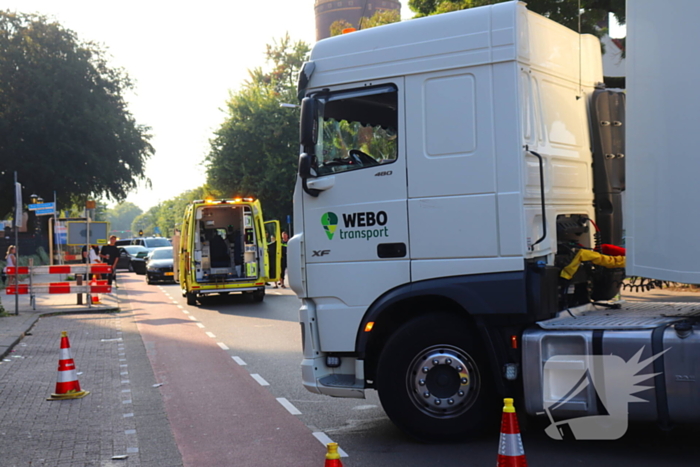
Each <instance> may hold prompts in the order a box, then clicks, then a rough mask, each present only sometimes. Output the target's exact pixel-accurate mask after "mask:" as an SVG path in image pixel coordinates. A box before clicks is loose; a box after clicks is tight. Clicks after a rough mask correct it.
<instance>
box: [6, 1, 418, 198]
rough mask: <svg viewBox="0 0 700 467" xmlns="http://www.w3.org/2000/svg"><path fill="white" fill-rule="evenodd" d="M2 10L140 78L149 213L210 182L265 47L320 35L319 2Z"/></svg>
mask: <svg viewBox="0 0 700 467" xmlns="http://www.w3.org/2000/svg"><path fill="white" fill-rule="evenodd" d="M185 5H187V6H185ZM407 5H408V0H405V1H403V2H402V17H404V18H409V17H411V16H412V14H411V12H410V10H409V9H408V6H407ZM0 9H2V10H10V11H16V12H22V13H40V14H42V15H45V16H47V17H50V18H53V19H55V20H57V21H58V22H59V23H61V24H62V25H63V26H64V27H66V28H68V29H71V30H73V31H75V32H76V34H77V35H78V38H79V39H80V40H81V41H94V42H98V43H100V44H102V45H103V46H105V47H106V49H107V51H108V54H109V55H111V58H110V59H109V64H110V66H112V67H122V68H124V69H125V70H126V72H127V73H128V74H129V76H130V78H131V79H132V80H133V81H134V82H135V90H134V92H133V93H129V94H127V95H126V96H125V97H126V100H127V102H128V105H129V111H130V112H131V113H132V115H133V116H134V118H135V120H136V122H137V123H138V124H141V125H147V126H149V127H151V134H152V135H153V137H152V139H151V144H152V145H153V146H154V148H155V151H156V152H155V155H154V156H153V157H151V158H150V159H149V161H148V163H147V165H146V175H147V176H148V178H150V180H151V183H152V188H150V189H149V188H147V187H146V186H144V185H143V184H142V185H140V186H139V189H138V190H137V191H135V192H133V193H132V194H130V195H129V196H128V197H127V199H126V200H127V201H131V202H133V203H134V204H136V205H137V206H139V207H140V208H141V209H143V210H144V211H146V210H148V209H149V208H151V207H153V206H155V205H157V204H158V203H160V202H163V201H166V200H168V199H171V198H174V197H176V196H177V195H179V194H180V193H182V192H184V191H186V190H190V189H193V188H197V187H199V186H201V185H202V184H204V182H205V179H206V175H205V169H204V167H203V166H202V162H203V161H204V157H205V155H206V154H207V153H208V152H209V140H210V139H211V138H212V137H213V134H214V131H216V129H218V128H219V126H220V125H221V124H222V123H223V121H224V119H225V117H226V114H225V113H224V112H223V111H222V109H224V108H225V104H226V101H227V100H228V97H229V92H234V93H235V92H236V91H237V90H238V89H240V87H241V85H242V84H243V82H244V81H245V80H246V79H247V78H248V70H249V69H252V68H256V67H260V66H262V67H264V65H265V57H264V53H265V45H266V44H270V43H272V41H273V40H275V39H280V38H281V37H283V36H284V35H285V33H287V32H288V33H289V35H290V37H291V38H292V39H293V40H303V41H304V42H307V43H308V44H311V45H312V44H313V43H314V42H315V38H316V30H315V17H314V0H250V1H244V0H199V1H197V2H193V3H186V2H173V1H165V0H120V1H118V2H115V1H104V0H102V1H101V0H89V1H88V0H0ZM108 163H109V161H105V164H108ZM109 206H110V207H111V206H113V203H111V204H109ZM59 208H60V207H59Z"/></svg>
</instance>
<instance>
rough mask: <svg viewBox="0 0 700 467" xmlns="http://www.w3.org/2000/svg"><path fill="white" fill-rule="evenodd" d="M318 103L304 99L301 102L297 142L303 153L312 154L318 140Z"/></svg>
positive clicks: (310, 99) (314, 100) (311, 99)
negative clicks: (302, 148)
mask: <svg viewBox="0 0 700 467" xmlns="http://www.w3.org/2000/svg"><path fill="white" fill-rule="evenodd" d="M317 109H318V103H317V101H316V99H313V98H311V97H305V98H304V99H303V100H302V101H301V120H300V122H299V142H300V143H301V145H302V146H303V147H304V151H306V152H308V153H312V152H313V148H314V146H316V141H317V140H318V110H317Z"/></svg>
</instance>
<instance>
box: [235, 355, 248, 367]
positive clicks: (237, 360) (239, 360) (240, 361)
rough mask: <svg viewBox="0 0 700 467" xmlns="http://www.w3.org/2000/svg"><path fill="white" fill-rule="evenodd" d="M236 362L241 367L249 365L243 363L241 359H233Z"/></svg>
mask: <svg viewBox="0 0 700 467" xmlns="http://www.w3.org/2000/svg"><path fill="white" fill-rule="evenodd" d="M231 358H232V359H233V361H234V362H236V363H238V364H239V365H241V366H244V365H247V363H246V362H244V361H243V359H242V358H241V357H231Z"/></svg>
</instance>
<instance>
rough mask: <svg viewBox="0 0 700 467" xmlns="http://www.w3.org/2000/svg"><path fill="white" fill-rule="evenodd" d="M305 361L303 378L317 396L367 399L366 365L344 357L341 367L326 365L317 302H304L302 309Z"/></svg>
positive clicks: (302, 370) (306, 385)
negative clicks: (317, 314) (320, 336)
mask: <svg viewBox="0 0 700 467" xmlns="http://www.w3.org/2000/svg"><path fill="white" fill-rule="evenodd" d="M299 322H300V323H301V339H302V345H303V352H304V359H303V360H302V362H301V375H302V381H303V384H304V387H305V388H306V389H307V390H308V391H310V392H313V393H316V394H325V395H327V396H333V397H350V398H357V399H364V397H365V381H364V361H363V360H358V359H357V358H354V357H349V356H342V357H340V366H337V367H334V368H331V367H329V366H327V365H326V356H327V355H326V353H325V352H322V351H321V347H320V344H319V336H318V326H317V322H318V321H317V319H316V306H315V304H314V302H313V300H308V299H302V303H301V308H300V309H299Z"/></svg>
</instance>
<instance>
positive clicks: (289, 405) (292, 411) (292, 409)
mask: <svg viewBox="0 0 700 467" xmlns="http://www.w3.org/2000/svg"><path fill="white" fill-rule="evenodd" d="M277 402H279V403H280V404H282V407H284V408H285V409H287V411H288V412H289V413H290V414H292V415H301V412H300V411H299V409H297V408H296V407H294V406H293V405H292V403H291V402H289V401H288V400H287V399H285V398H284V397H278V398H277Z"/></svg>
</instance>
